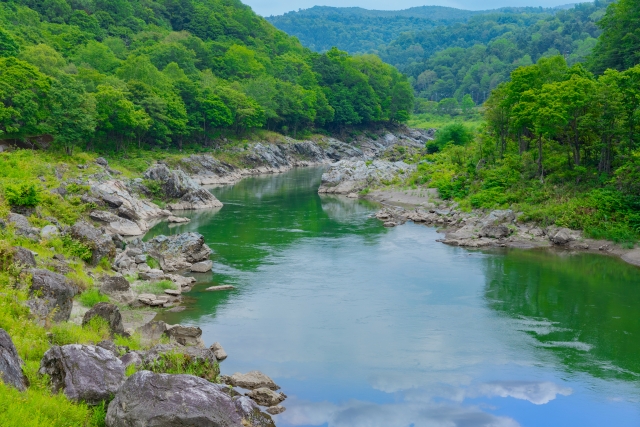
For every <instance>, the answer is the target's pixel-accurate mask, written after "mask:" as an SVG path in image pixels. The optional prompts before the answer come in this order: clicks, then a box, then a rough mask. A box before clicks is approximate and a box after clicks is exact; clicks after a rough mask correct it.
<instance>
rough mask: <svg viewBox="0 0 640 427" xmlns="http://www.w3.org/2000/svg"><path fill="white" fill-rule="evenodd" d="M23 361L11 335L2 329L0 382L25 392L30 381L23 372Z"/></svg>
mask: <svg viewBox="0 0 640 427" xmlns="http://www.w3.org/2000/svg"><path fill="white" fill-rule="evenodd" d="M22 365H23V362H22V359H21V358H20V356H19V355H18V350H16V346H15V345H13V341H12V340H11V337H10V336H9V334H8V333H7V332H6V331H5V330H4V329H2V328H0V380H2V382H4V383H5V384H8V385H10V386H12V387H15V388H17V389H18V390H20V391H25V390H26V389H27V387H28V386H29V380H28V379H27V377H26V376H25V375H24V373H23V372H22Z"/></svg>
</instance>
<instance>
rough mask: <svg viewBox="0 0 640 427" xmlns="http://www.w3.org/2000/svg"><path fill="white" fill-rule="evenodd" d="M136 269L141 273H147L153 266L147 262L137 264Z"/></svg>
mask: <svg viewBox="0 0 640 427" xmlns="http://www.w3.org/2000/svg"><path fill="white" fill-rule="evenodd" d="M136 270H138V271H139V272H141V273H147V272H149V271H151V267H149V264H146V263H142V264H136Z"/></svg>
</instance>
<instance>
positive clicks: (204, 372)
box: [143, 351, 220, 383]
mask: <svg viewBox="0 0 640 427" xmlns="http://www.w3.org/2000/svg"><path fill="white" fill-rule="evenodd" d="M143 369H146V370H149V371H152V372H157V373H167V374H187V375H195V376H196V377H200V378H204V379H206V380H208V381H211V382H213V383H217V382H219V379H218V375H220V366H219V365H218V363H214V364H211V363H210V362H209V361H208V360H194V359H193V358H192V357H191V356H189V355H187V354H183V353H179V352H176V351H173V352H168V353H163V354H161V355H159V356H158V358H157V359H156V360H154V361H153V362H151V363H149V364H145V365H143Z"/></svg>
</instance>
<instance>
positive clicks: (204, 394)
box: [106, 371, 275, 427]
mask: <svg viewBox="0 0 640 427" xmlns="http://www.w3.org/2000/svg"><path fill="white" fill-rule="evenodd" d="M248 410H250V411H251V412H249V413H250V414H251V416H255V414H254V412H255V411H256V409H255V408H252V407H251V406H250V405H247V404H246V402H245V401H242V402H240V399H238V400H237V401H235V402H234V400H233V398H232V397H231V396H230V395H229V394H228V393H227V390H225V387H224V386H222V385H220V384H213V383H210V382H209V381H207V380H204V379H202V378H198V377H195V376H192V375H169V374H155V373H153V372H150V371H140V372H137V373H135V374H134V375H132V376H130V377H129V378H128V379H127V381H126V382H125V383H124V384H123V385H122V387H121V388H120V390H119V391H118V393H117V394H116V396H115V399H114V400H113V401H112V402H111V404H110V405H109V409H108V411H107V417H106V426H107V427H132V426H149V427H151V426H153V427H173V426H185V427H186V426H191V427H197V426H202V427H205V426H211V427H217V426H219V427H243V426H252V427H254V426H255V427H258V426H263V427H275V425H274V424H273V421H271V418H270V417H269V416H268V415H266V414H262V415H263V416H262V417H261V423H260V424H256V423H255V421H252V420H250V419H248V417H247V415H248V414H247V413H246V412H245V411H248Z"/></svg>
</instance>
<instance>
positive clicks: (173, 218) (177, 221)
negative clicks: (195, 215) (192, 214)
mask: <svg viewBox="0 0 640 427" xmlns="http://www.w3.org/2000/svg"><path fill="white" fill-rule="evenodd" d="M190 221H191V220H190V219H189V218H185V217H183V216H173V215H172V216H170V217H169V218H167V222H170V223H174V224H182V223H186V222H190Z"/></svg>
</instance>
